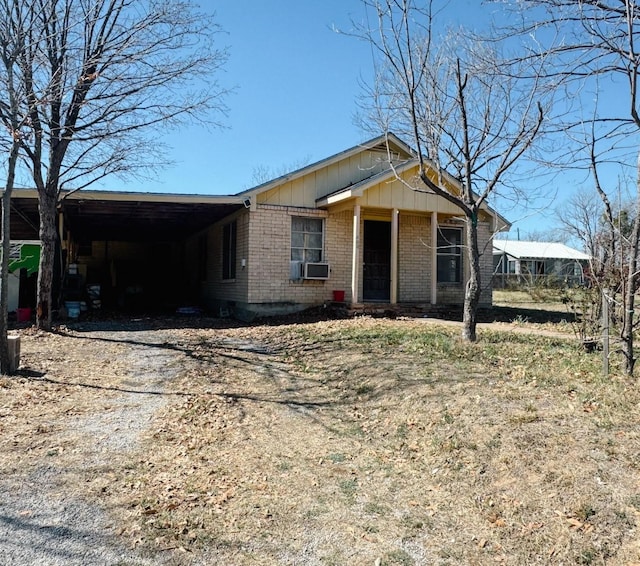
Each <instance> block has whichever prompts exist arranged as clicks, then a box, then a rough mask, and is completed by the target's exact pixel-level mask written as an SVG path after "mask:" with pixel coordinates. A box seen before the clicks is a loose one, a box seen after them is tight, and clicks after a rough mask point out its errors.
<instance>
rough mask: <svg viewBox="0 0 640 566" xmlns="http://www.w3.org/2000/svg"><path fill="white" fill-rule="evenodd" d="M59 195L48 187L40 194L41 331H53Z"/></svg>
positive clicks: (37, 312)
mask: <svg viewBox="0 0 640 566" xmlns="http://www.w3.org/2000/svg"><path fill="white" fill-rule="evenodd" d="M57 203H58V198H57V193H56V192H55V191H51V190H50V188H49V187H47V189H46V190H44V191H39V192H38V207H39V210H40V246H41V247H40V265H39V270H38V302H37V308H36V325H37V326H38V328H40V329H41V330H51V308H52V307H51V300H52V288H53V270H54V265H55V254H56V242H57V237H58V235H57V225H56V220H57Z"/></svg>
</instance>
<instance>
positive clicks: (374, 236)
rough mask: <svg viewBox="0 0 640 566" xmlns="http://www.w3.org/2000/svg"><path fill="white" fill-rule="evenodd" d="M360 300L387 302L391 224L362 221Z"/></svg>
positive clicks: (389, 279)
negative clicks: (362, 260) (362, 262)
mask: <svg viewBox="0 0 640 566" xmlns="http://www.w3.org/2000/svg"><path fill="white" fill-rule="evenodd" d="M363 252H364V254H363V255H364V269H363V279H362V299H363V300H364V301H380V302H384V301H389V297H390V293H391V223H390V222H380V221H377V220H365V221H364V249H363Z"/></svg>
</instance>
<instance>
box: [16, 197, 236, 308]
mask: <svg viewBox="0 0 640 566" xmlns="http://www.w3.org/2000/svg"><path fill="white" fill-rule="evenodd" d="M243 206H244V204H243V198H242V197H239V196H229V195H183V194H160V193H134V192H111V191H89V190H83V191H77V192H68V193H63V194H62V195H61V199H60V203H59V218H58V225H59V235H60V252H61V253H60V254H59V258H60V261H59V264H60V269H57V270H56V274H55V276H56V278H57V281H58V285H57V289H59V290H61V291H62V293H61V294H58V293H56V295H59V296H61V297H62V299H63V300H89V299H90V297H88V296H87V295H86V292H87V288H88V287H91V288H93V289H94V290H95V289H99V294H100V299H99V300H100V303H97V304H100V306H101V308H103V309H124V310H167V309H174V308H175V307H177V306H181V305H188V304H194V302H196V301H197V298H198V283H199V281H198V274H197V270H194V269H193V268H192V266H188V265H187V264H186V259H185V258H186V253H185V246H186V242H187V240H188V239H189V238H190V237H192V236H194V235H195V234H197V233H198V232H200V231H202V230H203V229H205V228H206V227H208V226H210V225H212V224H214V223H216V222H217V221H219V220H221V219H222V218H224V217H225V216H227V215H229V214H231V213H232V212H234V211H235V210H237V209H239V208H242V207H243ZM38 224H39V221H38V199H37V192H36V191H35V190H27V189H21V190H15V191H14V193H13V197H12V208H11V239H12V240H37V239H38ZM94 298H95V297H94ZM54 302H55V299H54Z"/></svg>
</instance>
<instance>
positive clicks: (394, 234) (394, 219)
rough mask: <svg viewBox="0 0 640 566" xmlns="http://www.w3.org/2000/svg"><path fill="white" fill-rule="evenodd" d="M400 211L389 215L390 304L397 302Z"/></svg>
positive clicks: (394, 210) (396, 210) (395, 210)
mask: <svg viewBox="0 0 640 566" xmlns="http://www.w3.org/2000/svg"><path fill="white" fill-rule="evenodd" d="M399 214H400V211H399V210H398V209H397V208H394V209H393V212H392V213H391V293H390V294H391V304H392V305H395V304H396V303H397V302H398V226H399V218H398V217H399Z"/></svg>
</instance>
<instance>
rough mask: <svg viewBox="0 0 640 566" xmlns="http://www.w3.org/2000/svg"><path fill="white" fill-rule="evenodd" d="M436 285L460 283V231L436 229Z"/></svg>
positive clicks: (455, 229) (456, 229)
mask: <svg viewBox="0 0 640 566" xmlns="http://www.w3.org/2000/svg"><path fill="white" fill-rule="evenodd" d="M438 283H462V230H461V229H460V228H439V229H438Z"/></svg>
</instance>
